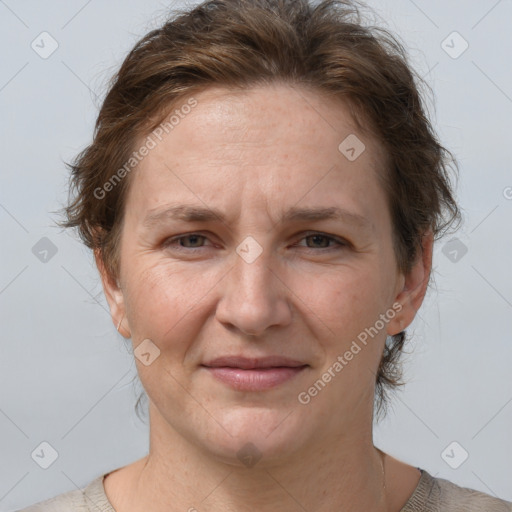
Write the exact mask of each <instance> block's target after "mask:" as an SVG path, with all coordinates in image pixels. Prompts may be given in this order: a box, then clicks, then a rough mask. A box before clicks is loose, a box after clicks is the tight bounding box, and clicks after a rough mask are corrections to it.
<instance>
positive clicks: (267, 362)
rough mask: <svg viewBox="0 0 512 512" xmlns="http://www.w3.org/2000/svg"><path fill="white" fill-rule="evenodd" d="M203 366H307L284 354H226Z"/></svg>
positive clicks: (244, 367) (255, 367)
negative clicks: (249, 355) (244, 355)
mask: <svg viewBox="0 0 512 512" xmlns="http://www.w3.org/2000/svg"><path fill="white" fill-rule="evenodd" d="M202 366H208V367H209V368H219V367H226V366H227V367H231V368H241V369H243V370H252V369H257V368H276V367H283V366H288V367H290V368H298V367H300V366H307V365H306V363H303V362H302V361H297V360H295V359H290V358H288V357H283V356H267V357H241V356H224V357H218V358H216V359H212V360H211V361H208V362H207V363H203V365H202Z"/></svg>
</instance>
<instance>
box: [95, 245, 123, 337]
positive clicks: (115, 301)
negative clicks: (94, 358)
mask: <svg viewBox="0 0 512 512" xmlns="http://www.w3.org/2000/svg"><path fill="white" fill-rule="evenodd" d="M94 259H95V261H96V266H97V267H98V270H99V273H100V276H101V282H102V284H103V291H104V292H105V297H106V299H107V302H108V305H109V308H110V316H111V318H112V322H113V323H114V325H115V327H116V329H117V330H118V331H119V333H120V334H121V335H122V336H124V337H125V338H130V336H131V332H130V326H129V324H128V319H127V318H126V314H125V313H126V310H125V303H124V295H123V291H122V289H121V287H120V286H119V283H118V281H117V280H116V279H114V277H113V276H112V275H111V274H110V273H109V272H108V271H107V269H106V267H105V263H104V262H103V258H102V255H101V250H100V249H95V250H94ZM118 326H119V327H118Z"/></svg>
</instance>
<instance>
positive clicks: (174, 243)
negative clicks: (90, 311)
mask: <svg viewBox="0 0 512 512" xmlns="http://www.w3.org/2000/svg"><path fill="white" fill-rule="evenodd" d="M192 236H196V237H201V238H203V239H205V240H207V239H208V237H207V236H206V235H202V234H201V233H187V234H185V235H179V236H176V237H174V238H169V239H168V240H166V241H165V242H164V247H172V248H173V249H177V250H179V251H193V252H195V250H198V249H203V248H204V247H205V246H200V247H183V246H181V245H179V243H178V242H179V241H180V240H183V239H186V238H189V237H192ZM314 236H319V237H322V238H324V239H327V240H328V242H329V243H331V242H334V243H335V244H337V246H332V247H319V248H314V247H304V246H301V247H304V248H305V249H307V250H310V251H313V252H327V251H332V250H336V249H344V248H346V247H348V246H349V245H350V244H349V243H348V242H347V241H345V240H343V239H341V238H337V237H333V236H331V235H327V234H325V233H321V232H317V231H314V232H310V233H308V234H306V235H304V236H303V237H302V238H301V239H300V241H302V240H305V239H307V238H310V237H314Z"/></svg>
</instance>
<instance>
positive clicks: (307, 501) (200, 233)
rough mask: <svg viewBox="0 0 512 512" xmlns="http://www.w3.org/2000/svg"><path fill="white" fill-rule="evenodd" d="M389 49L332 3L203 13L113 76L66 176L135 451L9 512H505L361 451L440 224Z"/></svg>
mask: <svg viewBox="0 0 512 512" xmlns="http://www.w3.org/2000/svg"><path fill="white" fill-rule="evenodd" d="M417 87H418V79H417V78H415V75H414V74H413V72H412V71H411V70H410V68H409V66H408V64H407V60H406V57H405V54H404V51H403V49H402V47H401V46H400V44H399V43H398V42H397V41H396V40H395V39H394V38H393V37H392V36H390V35H389V34H388V33H386V32H385V31H379V30H376V29H374V30H369V29H367V28H364V27H363V26H362V25H361V23H360V20H359V18H358V13H357V10H356V8H355V7H354V6H353V5H349V4H348V2H347V3H344V4H340V3H339V2H322V3H320V4H319V5H318V6H316V7H315V6H312V5H309V4H308V3H307V2H306V0H293V1H280V2H276V1H271V0H254V1H243V2H240V1H236V0H213V1H210V2H206V3H204V4H202V5H200V6H198V7H196V8H194V9H192V10H190V11H189V12H183V13H182V14H181V15H180V16H179V17H177V18H176V19H173V20H170V21H169V22H168V23H167V24H165V25H164V26H163V27H162V28H161V29H158V30H155V31H153V32H151V33H150V34H148V35H147V36H146V37H145V38H144V39H143V40H142V41H140V42H139V43H138V44H137V45H136V46H135V48H134V49H133V50H132V52H131V53H130V54H129V55H128V57H127V58H126V60H125V62H124V63H123V65H122V67H121V69H120V71H119V72H118V74H117V76H116V78H115V81H114V82H113V84H112V87H111V89H110V91H109V93H108V95H107V97H106V99H105V102H104V104H103V106H102V109H101V111H100V114H99V117H98V120H97V125H96V132H95V137H94V141H93V143H92V144H91V145H90V146H89V147H88V148H87V149H86V150H85V151H84V152H82V153H81V154H80V155H79V156H78V158H77V159H76V161H75V163H74V165H73V166H72V167H73V178H72V179H73V186H74V190H75V191H76V194H75V197H74V198H73V200H72V202H71V204H70V205H69V207H68V209H67V214H68V220H67V223H66V225H67V226H69V227H77V228H78V229H79V231H80V234H81V236H82V238H83V240H84V242H85V243H86V244H87V245H88V246H89V247H90V248H92V249H93V250H94V254H95V258H96V262H97V265H98V269H99V271H100V274H101V278H102V282H103V286H104V291H105V295H106V297H107V300H108V303H109V306H110V311H111V315H112V320H113V322H114V325H115V326H116V327H117V330H118V331H119V332H120V333H121V334H122V335H123V336H124V337H126V338H130V339H131V340H132V342H133V347H134V355H135V358H136V364H137V368H138V372H139V376H140V379H141V382H142V384H143V386H144V389H145V391H146V393H147V395H148V397H149V416H150V451H149V454H148V455H147V456H146V457H144V458H143V459H141V460H138V461H136V462H134V463H132V464H129V465H128V466H124V467H122V468H119V469H116V470H115V471H112V472H110V473H108V474H106V475H101V476H100V477H98V478H97V479H95V480H94V481H93V482H91V484H90V485H89V486H88V487H87V489H86V490H85V492H84V493H81V492H78V491H74V492H70V493H66V494H64V495H60V496H58V497H56V498H54V499H53V500H49V501H46V502H44V503H40V504H37V505H35V506H34V507H29V508H28V509H26V510H29V511H30V510H42V511H51V510H66V511H71V510H91V511H93V510H102V511H113V510H115V511H117V512H135V511H143V510H144V511H146V510H151V511H160V510H162V511H164V510H165V511H186V510H188V511H189V512H192V511H196V510H197V511H202V510H207V511H212V512H215V511H220V510H238V511H265V512H266V511H277V510H287V511H304V510H308V511H313V510H314V511H318V512H324V511H325V512H327V511H329V512H331V511H334V510H344V511H360V510H365V511H367V510H371V511H390V512H395V511H407V512H411V511H434V510H435V511H438V510H439V511H441V510H442V511H457V510H464V511H484V510H485V511H491V510H492V511H505V510H512V504H510V503H508V502H505V501H503V500H500V499H498V498H494V497H491V496H489V495H487V494H484V493H481V492H477V491H474V490H471V489H466V488H462V487H459V486H457V485H455V484H453V483H450V482H448V481H446V480H442V479H437V478H434V477H432V476H431V475H430V474H429V473H428V472H427V471H425V470H422V469H421V468H418V467H414V466H411V465H408V464H405V463H404V462H402V461H399V460H397V459H395V458H393V457H392V456H390V455H388V454H386V453H383V452H382V451H381V450H379V449H378V448H376V447H375V446H374V445H373V439H372V421H373V415H374V407H376V410H377V412H382V411H383V410H384V405H385V400H386V392H387V390H390V389H392V388H393V387H394V386H396V385H397V384H398V382H399V367H398V365H397V363H398V357H399V355H400V351H401V348H402V345H403V343H404V340H405V329H406V328H407V326H408V325H410V324H411V322H412V321H413V319H414V317H415V315H416V312H417V311H418V309H419V308H420V306H421V304H422V301H423V298H424V296H425V293H426V290H427V287H428V284H429V279H430V272H431V268H432V251H433V244H434V240H435V239H436V238H439V237H440V236H441V235H442V234H443V233H444V232H445V231H446V228H448V227H449V226H450V225H452V224H453V223H454V221H456V220H458V219H459V217H460V213H459V210H458V207H457V205H456V203H455V201H454V198H453V195H452V190H451V186H450V179H449V172H448V171H449V164H450V162H453V160H451V155H450V153H449V152H448V151H447V150H446V149H445V148H443V147H442V146H441V145H440V144H439V143H438V141H437V139H436V137H435V134H434V133H433V130H432V127H431V125H430V123H429V121H428V120H427V118H426V116H425V113H424V109H423V105H422V100H421V98H420V95H419V93H418V88H417Z"/></svg>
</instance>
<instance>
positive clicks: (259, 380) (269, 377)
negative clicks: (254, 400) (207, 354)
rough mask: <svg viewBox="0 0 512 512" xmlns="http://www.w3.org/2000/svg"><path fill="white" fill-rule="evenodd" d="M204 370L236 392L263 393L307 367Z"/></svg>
mask: <svg viewBox="0 0 512 512" xmlns="http://www.w3.org/2000/svg"><path fill="white" fill-rule="evenodd" d="M205 368H206V369H207V370H208V371H209V372H210V373H211V375H213V377H215V378H216V379H217V380H220V381H221V382H224V383H225V384H227V385H229V386H231V387H232V388H234V389H236V390H238V391H263V390H265V389H271V388H274V387H276V386H279V385H280V384H283V383H284V382H287V381H289V380H290V379H292V378H293V377H295V376H296V375H298V374H299V373H301V372H302V371H303V370H305V369H306V368H307V366H298V367H296V368H291V367H289V366H279V367H276V368H257V369H256V368H255V369H252V370H243V369H241V368H230V367H226V366H222V367H218V368H212V367H208V366H205Z"/></svg>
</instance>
